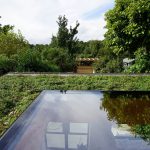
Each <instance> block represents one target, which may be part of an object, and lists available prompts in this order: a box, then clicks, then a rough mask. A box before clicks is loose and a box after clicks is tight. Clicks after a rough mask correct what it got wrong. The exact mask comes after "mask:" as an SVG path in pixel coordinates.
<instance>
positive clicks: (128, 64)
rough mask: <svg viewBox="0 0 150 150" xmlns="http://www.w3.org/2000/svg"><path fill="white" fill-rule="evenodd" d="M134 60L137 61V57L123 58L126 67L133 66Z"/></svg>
mask: <svg viewBox="0 0 150 150" xmlns="http://www.w3.org/2000/svg"><path fill="white" fill-rule="evenodd" d="M134 61H135V59H129V58H124V59H123V66H124V67H125V68H126V67H129V66H131V65H132V64H133V63H134Z"/></svg>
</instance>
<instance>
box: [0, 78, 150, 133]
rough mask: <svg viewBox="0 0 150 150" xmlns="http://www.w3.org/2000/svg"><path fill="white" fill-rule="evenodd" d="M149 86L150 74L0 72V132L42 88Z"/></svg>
mask: <svg viewBox="0 0 150 150" xmlns="http://www.w3.org/2000/svg"><path fill="white" fill-rule="evenodd" d="M61 89H63V90H119V91H120V90H121V91H124V90H134V91H135V90H137V91H138V90H146V91H148V90H150V76H67V77H65V76H52V75H40V76H8V75H6V76H1V77H0V135H2V134H3V133H4V132H5V131H6V129H8V128H9V127H10V125H11V124H12V123H13V122H14V121H15V120H16V119H17V118H18V117H19V116H20V114H21V113H22V112H23V111H24V110H25V109H26V108H27V107H28V106H29V105H30V104H31V102H32V101H33V100H34V99H35V98H36V97H37V96H38V95H39V94H40V92H41V91H43V90H61Z"/></svg>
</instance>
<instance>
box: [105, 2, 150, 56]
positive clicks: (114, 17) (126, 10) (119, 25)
mask: <svg viewBox="0 0 150 150" xmlns="http://www.w3.org/2000/svg"><path fill="white" fill-rule="evenodd" d="M115 2H116V3H115V7H114V8H113V9H112V10H110V11H108V12H107V13H106V21H107V25H106V28H107V29H108V31H107V33H106V34H105V37H106V41H107V45H108V46H109V47H111V48H112V49H113V51H114V52H115V53H116V54H122V53H126V54H127V55H128V56H131V57H132V56H133V54H134V52H135V51H136V50H137V49H138V48H140V47H144V48H146V51H147V53H149V49H150V44H149V43H150V1H149V0H116V1H115Z"/></svg>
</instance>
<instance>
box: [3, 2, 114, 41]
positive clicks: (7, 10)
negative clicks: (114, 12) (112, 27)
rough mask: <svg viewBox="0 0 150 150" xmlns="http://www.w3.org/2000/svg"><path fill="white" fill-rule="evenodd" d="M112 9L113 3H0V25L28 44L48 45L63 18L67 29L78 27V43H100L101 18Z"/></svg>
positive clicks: (102, 23) (101, 35) (103, 24)
mask: <svg viewBox="0 0 150 150" xmlns="http://www.w3.org/2000/svg"><path fill="white" fill-rule="evenodd" d="M113 6H114V0H0V16H1V17H2V18H1V19H0V23H1V24H2V25H5V24H10V25H14V26H15V32H17V31H18V29H19V30H20V31H21V33H22V34H23V36H24V37H25V38H26V39H27V40H28V41H29V42H30V43H31V44H49V43H50V41H51V37H52V35H56V33H57V31H58V25H57V23H56V21H57V20H58V16H59V15H65V16H66V18H67V19H68V27H69V26H75V23H76V21H77V20H78V22H79V23H80V26H79V28H78V31H79V32H78V35H77V36H78V38H79V40H83V41H88V40H102V39H104V33H105V32H106V29H105V28H104V26H105V25H106V22H105V20H104V14H105V12H107V11H108V10H109V9H112V8H113Z"/></svg>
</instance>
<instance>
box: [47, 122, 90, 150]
mask: <svg viewBox="0 0 150 150" xmlns="http://www.w3.org/2000/svg"><path fill="white" fill-rule="evenodd" d="M46 144H47V146H46V147H47V148H52V149H58V148H60V149H65V150H67V149H68V148H69V149H77V150H87V147H88V146H87V145H88V123H77V122H76V123H68V122H65V123H62V122H49V123H48V125H47V132H46Z"/></svg>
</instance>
